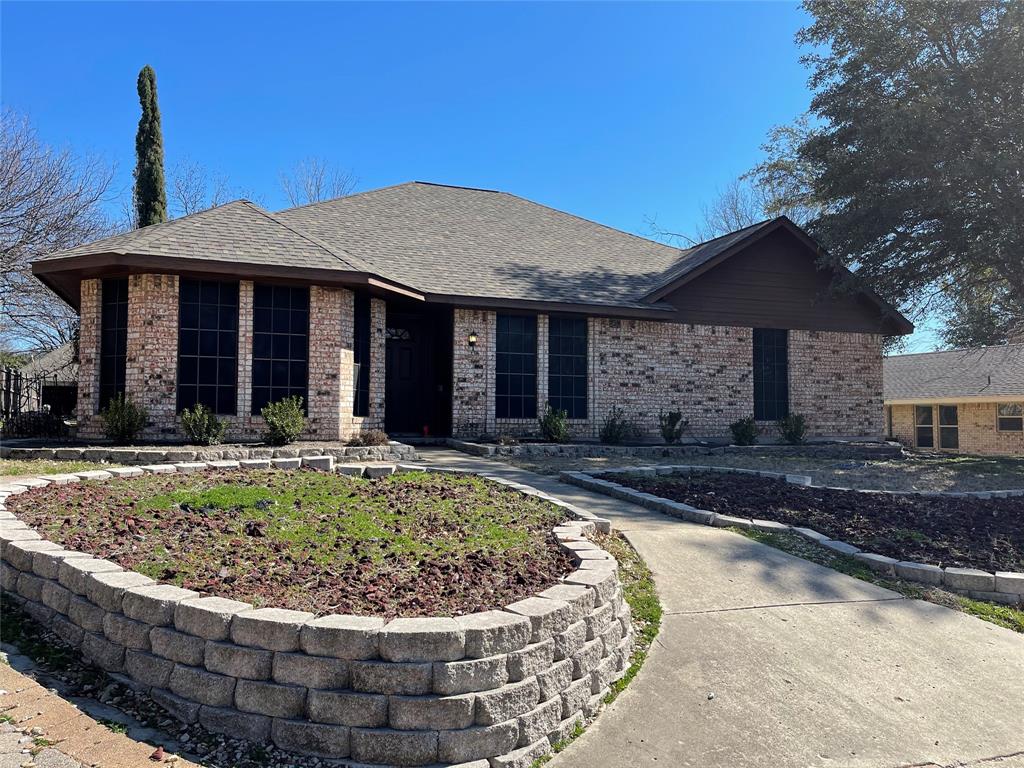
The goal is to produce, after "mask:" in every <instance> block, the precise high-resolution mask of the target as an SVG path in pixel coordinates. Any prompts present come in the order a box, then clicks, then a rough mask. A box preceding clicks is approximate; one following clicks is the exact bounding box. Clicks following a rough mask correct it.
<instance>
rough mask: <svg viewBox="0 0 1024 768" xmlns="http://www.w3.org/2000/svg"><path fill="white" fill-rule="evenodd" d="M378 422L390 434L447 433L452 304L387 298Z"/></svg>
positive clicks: (442, 435) (450, 378)
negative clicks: (380, 418) (382, 401)
mask: <svg viewBox="0 0 1024 768" xmlns="http://www.w3.org/2000/svg"><path fill="white" fill-rule="evenodd" d="M385 339H386V357H385V364H386V366H387V368H386V373H385V392H384V397H385V407H384V414H385V416H384V422H385V429H386V430H387V433H388V434H389V435H391V436H392V437H397V438H401V437H410V436H415V437H447V436H449V435H450V434H451V413H452V386H451V385H452V309H451V307H447V306H430V305H427V304H423V303H418V304H417V303H412V302H401V301H389V302H388V308H387V329H386V331H385Z"/></svg>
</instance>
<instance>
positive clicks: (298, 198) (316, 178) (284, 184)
mask: <svg viewBox="0 0 1024 768" xmlns="http://www.w3.org/2000/svg"><path fill="white" fill-rule="evenodd" d="M358 181H359V180H358V179H357V178H356V176H355V175H354V174H353V173H352V171H349V170H342V169H340V168H334V167H332V166H331V164H330V162H329V161H327V160H324V159H323V158H319V157H307V158H306V159H305V160H300V161H299V162H298V163H296V164H295V165H294V166H293V167H292V169H291V170H290V171H287V172H282V173H281V189H283V190H284V193H285V195H287V197H288V200H289V202H290V203H291V204H292V205H293V206H296V205H307V204H309V203H319V202H321V201H322V200H330V199H332V198H335V197H346V196H347V195H350V194H352V190H353V189H355V186H356V183H357V182H358Z"/></svg>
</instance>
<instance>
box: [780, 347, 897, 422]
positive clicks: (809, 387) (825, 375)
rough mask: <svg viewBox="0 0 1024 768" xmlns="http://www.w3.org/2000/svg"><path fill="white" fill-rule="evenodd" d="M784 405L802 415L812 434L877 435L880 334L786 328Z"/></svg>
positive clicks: (880, 359) (879, 389)
mask: <svg viewBox="0 0 1024 768" xmlns="http://www.w3.org/2000/svg"><path fill="white" fill-rule="evenodd" d="M789 410H790V413H801V414H803V415H804V416H806V417H807V423H808V429H809V432H810V433H811V434H812V435H817V436H830V435H831V436H843V437H855V436H856V437H860V436H863V437H878V436H879V435H882V434H883V433H884V431H885V420H884V412H883V409H882V337H881V336H879V335H878V334H870V333H837V332H833V331H790V332H789Z"/></svg>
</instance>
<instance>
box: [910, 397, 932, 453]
mask: <svg viewBox="0 0 1024 768" xmlns="http://www.w3.org/2000/svg"><path fill="white" fill-rule="evenodd" d="M933 419H934V409H933V408H932V407H931V406H930V405H915V406H914V444H915V445H916V446H917V447H918V448H934V447H935V428H934V424H935V422H934V421H933Z"/></svg>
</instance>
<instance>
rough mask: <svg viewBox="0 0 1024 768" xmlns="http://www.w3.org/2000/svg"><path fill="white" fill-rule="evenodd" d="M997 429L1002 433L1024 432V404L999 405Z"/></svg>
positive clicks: (997, 408) (997, 409)
mask: <svg viewBox="0 0 1024 768" xmlns="http://www.w3.org/2000/svg"><path fill="white" fill-rule="evenodd" d="M996 428H997V429H998V430H999V431H1000V432H1024V403H999V405H997V406H996Z"/></svg>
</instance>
